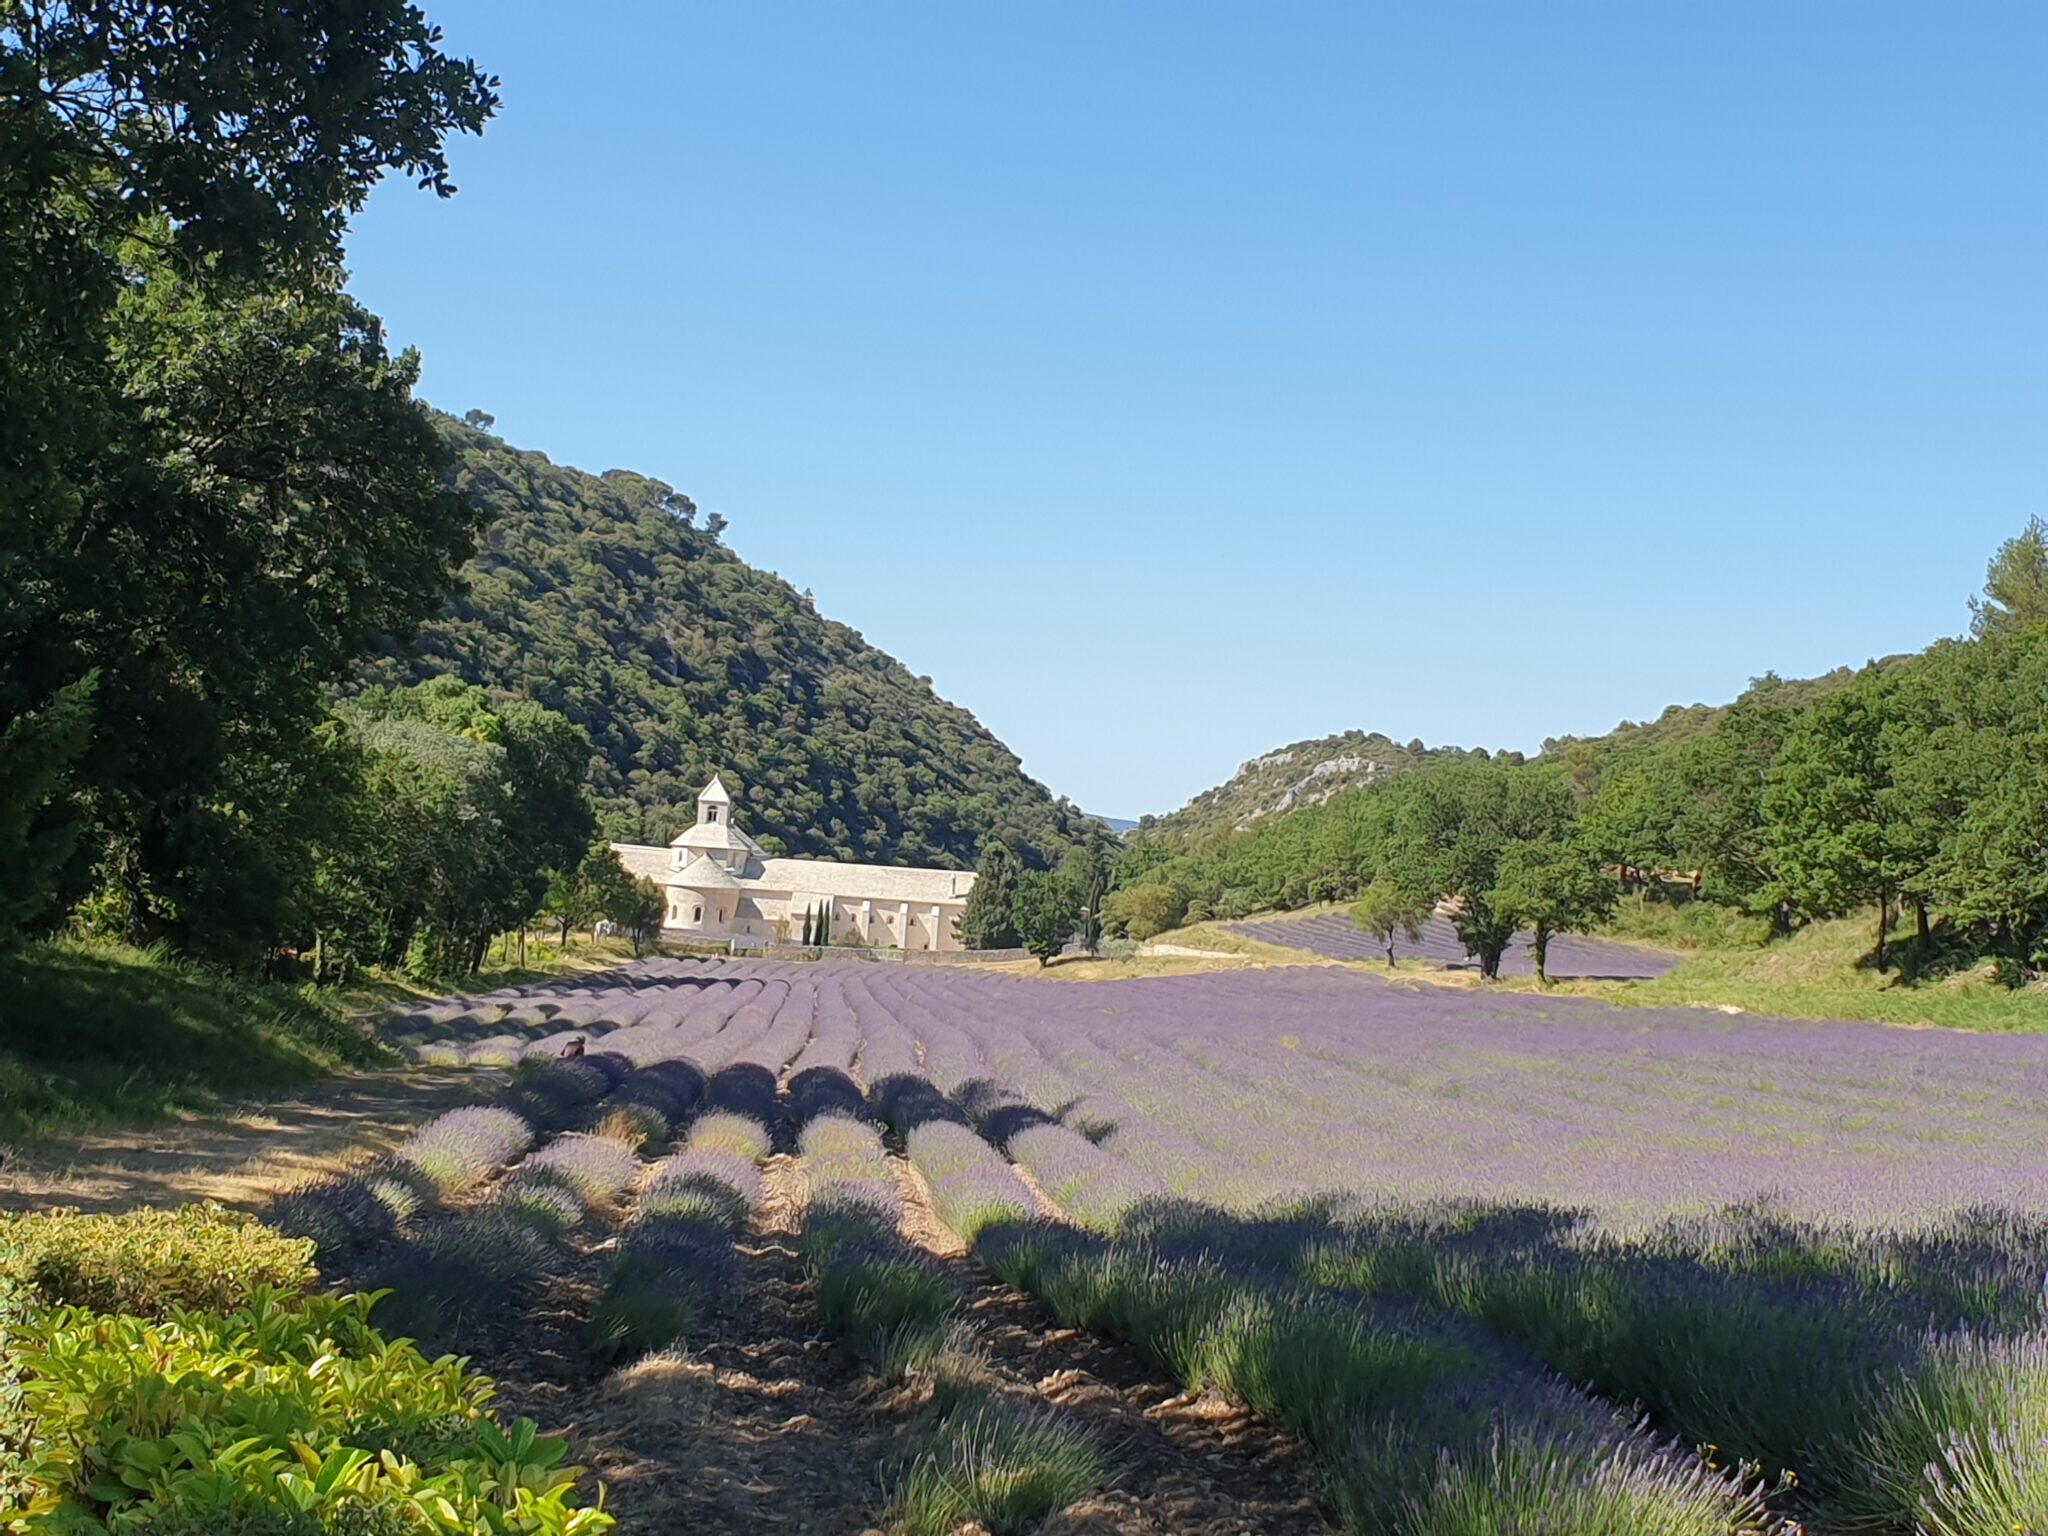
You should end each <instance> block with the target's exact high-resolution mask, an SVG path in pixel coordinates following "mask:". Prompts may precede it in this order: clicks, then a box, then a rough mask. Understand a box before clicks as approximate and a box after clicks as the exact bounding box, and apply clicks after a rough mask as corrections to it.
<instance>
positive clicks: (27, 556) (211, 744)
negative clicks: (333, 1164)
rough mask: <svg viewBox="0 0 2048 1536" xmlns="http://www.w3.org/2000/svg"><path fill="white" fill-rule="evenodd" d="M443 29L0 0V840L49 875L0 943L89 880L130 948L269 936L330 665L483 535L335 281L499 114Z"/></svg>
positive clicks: (344, 18) (408, 365)
mask: <svg viewBox="0 0 2048 1536" xmlns="http://www.w3.org/2000/svg"><path fill="white" fill-rule="evenodd" d="M439 42H440V39H439V34H438V33H437V32H435V30H434V29H433V28H432V27H431V26H430V25H428V24H427V23H426V21H425V20H424V18H423V17H422V16H421V15H420V13H419V12H418V11H417V10H416V9H415V8H413V7H411V6H408V5H404V4H399V3H394V0H366V3H364V4H360V5H355V6H351V7H347V8H343V9H337V8H333V7H326V8H322V7H310V8H308V7H297V8H287V9H285V10H282V11H281V10H279V9H278V8H277V7H275V6H270V5H263V4H257V3H253V0H210V3H203V4H170V3H151V0H122V3H119V4H114V3H106V0H98V3H95V0H68V3H67V0H39V3H35V4H28V3H25V0H0V314H4V315H5V316H6V324H5V325H4V326H0V505H4V506H5V507H6V509H7V516H6V518H5V519H4V522H0V795H5V796H6V797H7V803H6V804H5V805H0V835H4V836H6V837H7V838H8V839H10V841H12V840H15V839H17V838H19V839H20V840H21V841H22V846H24V847H30V846H31V845H32V847H33V850H34V852H33V856H32V857H30V858H28V859H26V860H25V861H24V863H23V864H22V865H21V866H18V872H22V873H31V872H32V873H33V875H34V878H35V879H36V881H37V882H38V887H39V888H38V889H37V890H36V891H34V892H24V893H23V896H22V898H21V899H20V900H18V901H14V902H10V904H9V909H8V911H7V913H6V914H5V916H6V918H7V920H8V921H9V922H10V924H11V925H12V927H11V932H12V933H16V934H18V933H20V932H22V931H33V930H34V929H35V928H36V927H37V926H39V925H42V924H44V923H46V922H47V921H49V920H50V917H51V915H52V914H55V913H61V912H62V911H63V910H65V909H66V908H67V907H68V906H69V905H70V904H71V903H72V902H73V901H74V900H76V899H77V898H79V897H80V896H82V895H83V894H84V893H85V891H86V889H87V887H88V885H89V884H92V883H94V881H93V871H94V868H95V866H97V869H98V872H99V880H98V883H99V884H100V886H101V893H100V896H99V898H97V903H96V904H97V908H98V911H99V915H100V918H101V919H102V920H105V921H108V922H110V923H111V924H112V925H114V926H117V927H118V928H120V929H121V930H122V931H125V932H128V933H130V934H133V935H135V936H138V937H148V936H158V935H161V936H164V937H169V938H172V939H174V940H177V941H179V942H181V943H182V942H188V941H191V940H193V939H195V938H197V937H198V936H200V935H204V936H205V944H206V945H207V946H208V947H211V948H212V949H214V950H216V951H219V952H222V953H224V954H234V955H244V954H246V953H247V952H248V951H249V950H250V949H251V948H252V947H254V948H256V949H259V950H260V948H261V947H262V945H263V943H264V941H265V939H266V937H268V935H267V934H265V933H264V932H262V931H261V930H263V929H264V928H265V926H266V924H265V920H264V918H263V914H264V912H265V911H275V910H276V908H275V903H274V902H273V900H272V898H273V897H274V896H275V895H276V894H277V893H278V892H279V891H280V890H281V889H283V888H285V887H288V886H289V885H290V884H291V883H292V882H293V880H294V879H295V878H296V877H297V874H298V873H299V872H300V871H301V869H302V868H303V864H304V859H305V856H306V850H307V848H308V847H309V846H310V839H311V837H312V835H313V831H314V829H313V827H312V825H311V823H312V822H313V821H314V820H315V819H317V816H318V803H319V794H318V785H319V783H320V781H321V776H322V774H323V773H324V771H325V768H324V767H323V759H322V752H321V749H320V748H319V746H318V745H317V744H316V742H315V740H314V737H315V734H316V733H317V732H318V730H319V729H320V724H321V721H322V719H323V717H324V706H323V699H322V687H323V684H325V683H326V682H327V681H329V680H331V679H333V678H335V677H336V676H338V675H339V674H340V673H341V671H342V670H343V669H344V668H345V666H346V665H347V664H348V662H349V661H350V660H352V659H353V658H354V657H356V656H357V655H359V654H360V653H361V652H362V650H363V649H364V647H365V645H366V643H367V641H368V639H369V637H370V634H371V632H372V631H387V632H400V633H403V632H405V631H408V630H409V629H410V628H411V626H412V625H413V624H415V623H416V622H417V621H418V620H419V619H420V618H421V617H424V616H425V614H426V613H428V612H430V611H431V610H432V608H433V607H434V605H435V604H436V603H437V602H438V600H439V597H440V594H441V592H442V591H443V590H444V589H445V586H446V584H447V581H448V579H449V577H450V575H451V573H452V569H453V567H454V565H455V564H456V563H457V562H458V561H459V560H460V559H461V558H462V557H463V556H464V555H465V554H466V553H467V551H468V550H469V548H470V547H471V546H472V544H473V540H474V534H475V529H476V516H475V513H474V512H473V510H472V509H471V508H470V507H468V506H467V505H466V504H464V503H463V502H462V501H461V499H460V498H458V497H456V496H454V495H452V494H450V492H449V490H448V488H447V487H446V486H445V485H444V484H443V483H442V464H443V450H442V448H441V446H440V444H439V442H438V440H437V439H436V437H435V436H434V434H433V432H432V430H431V427H430V425H429V424H428V423H427V422H426V420H425V418H424V416H423V414H422V412H421V410H420V409H419V407H418V406H416V405H415V404H414V403H413V402H412V400H411V398H410V390H411V386H412V383H413V379H414V375H415V372H416V368H415V364H414V362H413V360H412V359H411V358H409V357H394V356H392V355H390V354H389V353H388V352H387V350H386V349H385V347H384V345H383V342H382V338H381V335H380V333H379V328H378V326H377V323H376V320H375V318H374V317H373V316H370V315H368V314H367V313H365V312H364V311H362V310H361V309H360V308H359V307H358V306H356V305H354V304H353V303H352V302H351V301H349V300H348V299H347V297H346V296H345V295H344V294H343V293H342V292H341V288H340V281H339V267H338V264H337V263H338V258H339V254H340V238H341V234H342V232H343V229H344V227H345V225H346V222H347V218H348V215H349V214H350V213H351V212H353V211H354V210H355V209H357V208H358V207H360V206H361V204H362V201H363V199H364V198H365V197H366V196H367V194H368V192H369V190H370V188H371V186H372V185H374V184H375V182H376V181H377V179H378V178H379V177H380V176H381V175H382V174H384V173H385V172H386V171H388V170H402V171H404V172H406V173H408V174H410V175H413V176H415V177H417V178H418V179H419V180H420V181H421V183H422V184H423V185H426V186H430V187H432V188H434V189H435V190H437V191H440V192H443V193H445V192H447V191H450V190H452V189H451V188H450V187H449V186H448V184H447V177H446V163H445V160H444V159H443V156H442V148H441V146H442V142H443V140H444V138H445V137H446V135H448V134H449V133H452V132H458V131H473V130H476V129H478V128H480V127H481V126H482V124H483V122H484V120H485V119H486V118H487V117H488V116H489V115H490V113H491V111H492V110H493V108H494V106H495V102H496V97H495V93H494V82H492V81H491V80H489V79H488V78H487V77H485V76H484V75H482V74H481V72H479V71H478V70H477V69H476V68H475V66H474V65H472V64H470V63H468V62H467V61H463V60H458V59H454V58H451V57H449V56H447V55H445V54H444V53H442V52H441V50H440V47H439ZM88 679H90V682H88ZM57 746H62V747H63V748H64V749H65V750H64V752H63V754H62V761H61V762H55V761H53V759H52V749H53V747H57ZM66 828H71V829H73V830H72V831H71V832H66V831H64V829H66ZM16 829H21V830H16ZM67 838H68V853H67V856H66V857H63V858H54V857H52V854H53V853H54V852H56V851H57V850H58V849H59V847H60V844H62V843H64V842H65V840H66V839H67ZM271 921H273V922H274V919H271Z"/></svg>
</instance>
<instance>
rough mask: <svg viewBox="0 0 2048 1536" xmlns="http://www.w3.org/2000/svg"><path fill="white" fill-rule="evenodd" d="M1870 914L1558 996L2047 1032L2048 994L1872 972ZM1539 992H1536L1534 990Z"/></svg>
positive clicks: (1971, 980)
mask: <svg viewBox="0 0 2048 1536" xmlns="http://www.w3.org/2000/svg"><path fill="white" fill-rule="evenodd" d="M1874 927H1875V923H1874V921H1873V917H1872V915H1866V914H1861V913H1859V914H1857V915H1855V916H1852V917H1845V918H1841V919H1838V920H1836V921H1833V922H1826V923H1814V924H1812V925H1810V926H1809V927H1806V928H1802V929H1801V930H1800V931H1799V932H1797V933H1795V934H1793V935H1792V936H1791V937H1790V938H1786V939H1780V940H1778V941H1776V942H1775V943H1771V944H1767V945H1762V946H1751V947H1744V948H1716V949H1705V948H1703V949H1700V950H1698V951H1696V952H1695V953H1693V954H1691V955H1690V956H1688V957H1687V958H1686V959H1685V960H1684V961H1682V962H1681V963H1680V964H1679V966H1678V968H1677V969H1676V970H1674V971H1672V972H1671V973H1670V974H1668V975H1666V976H1662V977H1659V978H1658V979H1657V980H1655V981H1639V982H1578V981H1567V982H1560V983H1557V984H1555V986H1554V988H1553V990H1558V991H1567V992H1577V993H1584V994H1586V995H1589V996H1596V997H1604V998H1607V999H1609V1000H1610V1001H1613V1002H1617V1003H1630V1004H1637V1005H1641V1006H1646V1007H1648V1006H1669V1005H1672V1004H1678V1005H1683V1006H1693V1007H1716V1008H1741V1009H1743V1010H1745V1011H1747V1012H1750V1013H1766V1014H1772V1013H1774V1014H1782V1015H1785V1016H1787V1017H1791V1018H1800V1019H1868V1020H1872V1021H1874V1022H1877V1023H1884V1024H1923V1025H1936V1026H1939V1027H1942V1028H1947V1029H1985V1030H2044V1029H2048V995H2043V994H2042V993H2041V992H2039V991H2037V990H2033V989H2029V988H2025V987H2020V988H2013V987H2006V986H2003V985H2001V984H1999V983H1998V982H1997V981H1996V980H1995V979H1994V978H1993V977H1992V976H1991V975H1989V974H1988V970H1986V971H1971V972H1964V973H1961V974H1957V975H1950V976H1930V977H1928V978H1927V979H1925V980H1922V981H1919V982H1909V981H1907V980H1905V979H1904V977H1903V976H1902V975H1901V973H1900V972H1899V971H1898V970H1897V969H1896V968H1894V969H1893V970H1892V971H1891V972H1889V973H1888V974H1884V975H1880V974H1879V973H1878V972H1877V970H1876V969H1875V968H1874V967H1872V966H1871V964H1870V963H1869V962H1870V953H1871V947H1872V939H1871V933H1872V930H1873V928H1874ZM1532 985H1533V983H1532Z"/></svg>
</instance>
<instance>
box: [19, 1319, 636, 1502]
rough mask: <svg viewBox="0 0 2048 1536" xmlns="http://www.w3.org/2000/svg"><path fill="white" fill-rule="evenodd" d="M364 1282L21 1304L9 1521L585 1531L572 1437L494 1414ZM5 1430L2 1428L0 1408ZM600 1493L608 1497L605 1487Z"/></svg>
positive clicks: (470, 1383)
mask: <svg viewBox="0 0 2048 1536" xmlns="http://www.w3.org/2000/svg"><path fill="white" fill-rule="evenodd" d="M374 1299H375V1298H373V1297H371V1296H348V1297H343V1298H340V1299H335V1298H330V1297H322V1296H308V1297H298V1296H292V1295H288V1294H286V1293H283V1292H280V1291H276V1290H272V1289H269V1288H267V1287H258V1288H257V1289H256V1290H255V1291H254V1292H253V1293H252V1295H251V1296H250V1298H249V1300H248V1303H247V1304H246V1305H244V1306H241V1307H238V1308H236V1309H235V1310H233V1311H230V1312H227V1313H225V1314H212V1313H203V1312H197V1311H184V1310H176V1311H173V1312H172V1313H171V1315H170V1316H169V1317H168V1318H167V1319H165V1320H163V1321H150V1320H147V1319H144V1318H138V1317H109V1316H104V1315H101V1314H98V1313H94V1312H90V1311H86V1310H84V1309H82V1308H75V1307H62V1308H57V1309H55V1310H52V1311H47V1312H41V1313H31V1314H30V1315H29V1316H28V1318H27V1319H26V1321H25V1322H24V1324H23V1325H22V1327H21V1329H20V1333H19V1337H18V1343H19V1349H18V1355H19V1361H20V1365H21V1367H22V1370H23V1375H24V1379H23V1381H22V1399H23V1401H22V1406H23V1408H24V1409H25V1412H26V1417H27V1419H28V1421H29V1422H30V1423H31V1424H32V1425H33V1437H32V1439H31V1440H30V1443H29V1447H28V1458H27V1476H26V1484H27V1487H28V1489H29V1499H28V1503H27V1506H26V1508H25V1509H23V1510H20V1511H19V1512H10V1516H9V1518H7V1519H6V1520H5V1522H4V1524H0V1529H5V1530H9V1531H16V1532H52V1533H54V1532H65V1533H77V1532H93V1531H107V1532H154V1533H169V1532H196V1531H202V1530H203V1531H209V1532H211V1531H229V1532H235V1531H240V1532H247V1533H249V1536H258V1533H261V1536H298V1533H300V1532H305V1533H308V1536H310V1533H313V1532H321V1533H350V1536H382V1533H383V1532H385V1531H393V1532H396V1531H416V1532H424V1533H437V1536H472V1533H478V1532H483V1533H489V1536H596V1533H598V1532H602V1531H605V1530H608V1529H610V1528H611V1526H612V1524H613V1521H612V1517H611V1516H610V1515H608V1514H606V1513H604V1511H603V1510H602V1508H601V1507H596V1508H581V1507H578V1505H577V1503H576V1499H575V1485H576V1482H577V1479H578V1476H579V1474H580V1470H581V1469H580V1468H576V1467H568V1466H564V1465H562V1462H563V1459H564V1457H565V1455H566V1453H567V1445H566V1443H565V1442H564V1441H562V1440H559V1439H553V1438H546V1437H542V1436H540V1435H539V1434H538V1433H537V1432H536V1431H535V1428H534V1426H533V1424H532V1423H531V1422H530V1421H528V1420H524V1419H522V1420H520V1421H519V1422H518V1423H517V1424H516V1425H514V1426H513V1427H512V1428H511V1429H510V1430H506V1429H504V1428H501V1427H500V1426H499V1425H498V1424H497V1423H496V1422H495V1421H494V1420H493V1419H492V1417H491V1416H490V1414H489V1412H488V1408H487V1405H488V1403H489V1401H490V1399H491V1397H492V1395H493V1393H494V1390H495V1389H494V1388H493V1387H492V1385H491V1383H490V1381H489V1380H488V1379H486V1378H484V1377H482V1376H478V1375H475V1374H473V1373H471V1372H470V1371H469V1370H468V1369H467V1368H466V1367H465V1365H464V1363H463V1362H462V1361H460V1360H457V1359H454V1358H452V1357H443V1358H442V1359H439V1360H428V1359H427V1358H426V1357H424V1356H423V1355H422V1354H420V1352H419V1351H418V1350H417V1349H416V1348H414V1347H413V1346H412V1345H411V1344H410V1343H407V1342H404V1341H399V1342H396V1343H391V1342H387V1341H386V1340H385V1339H384V1338H382V1337H381V1336H380V1335H379V1334H378V1333H377V1332H376V1330H374V1329H373V1328H371V1327H370V1325H369V1322H368V1317H369V1311H370V1307H371V1305H372V1303H373V1301H374ZM0 1428H4V1426H0ZM599 1503H600V1505H601V1503H602V1499H601V1497H600V1501H599Z"/></svg>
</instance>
